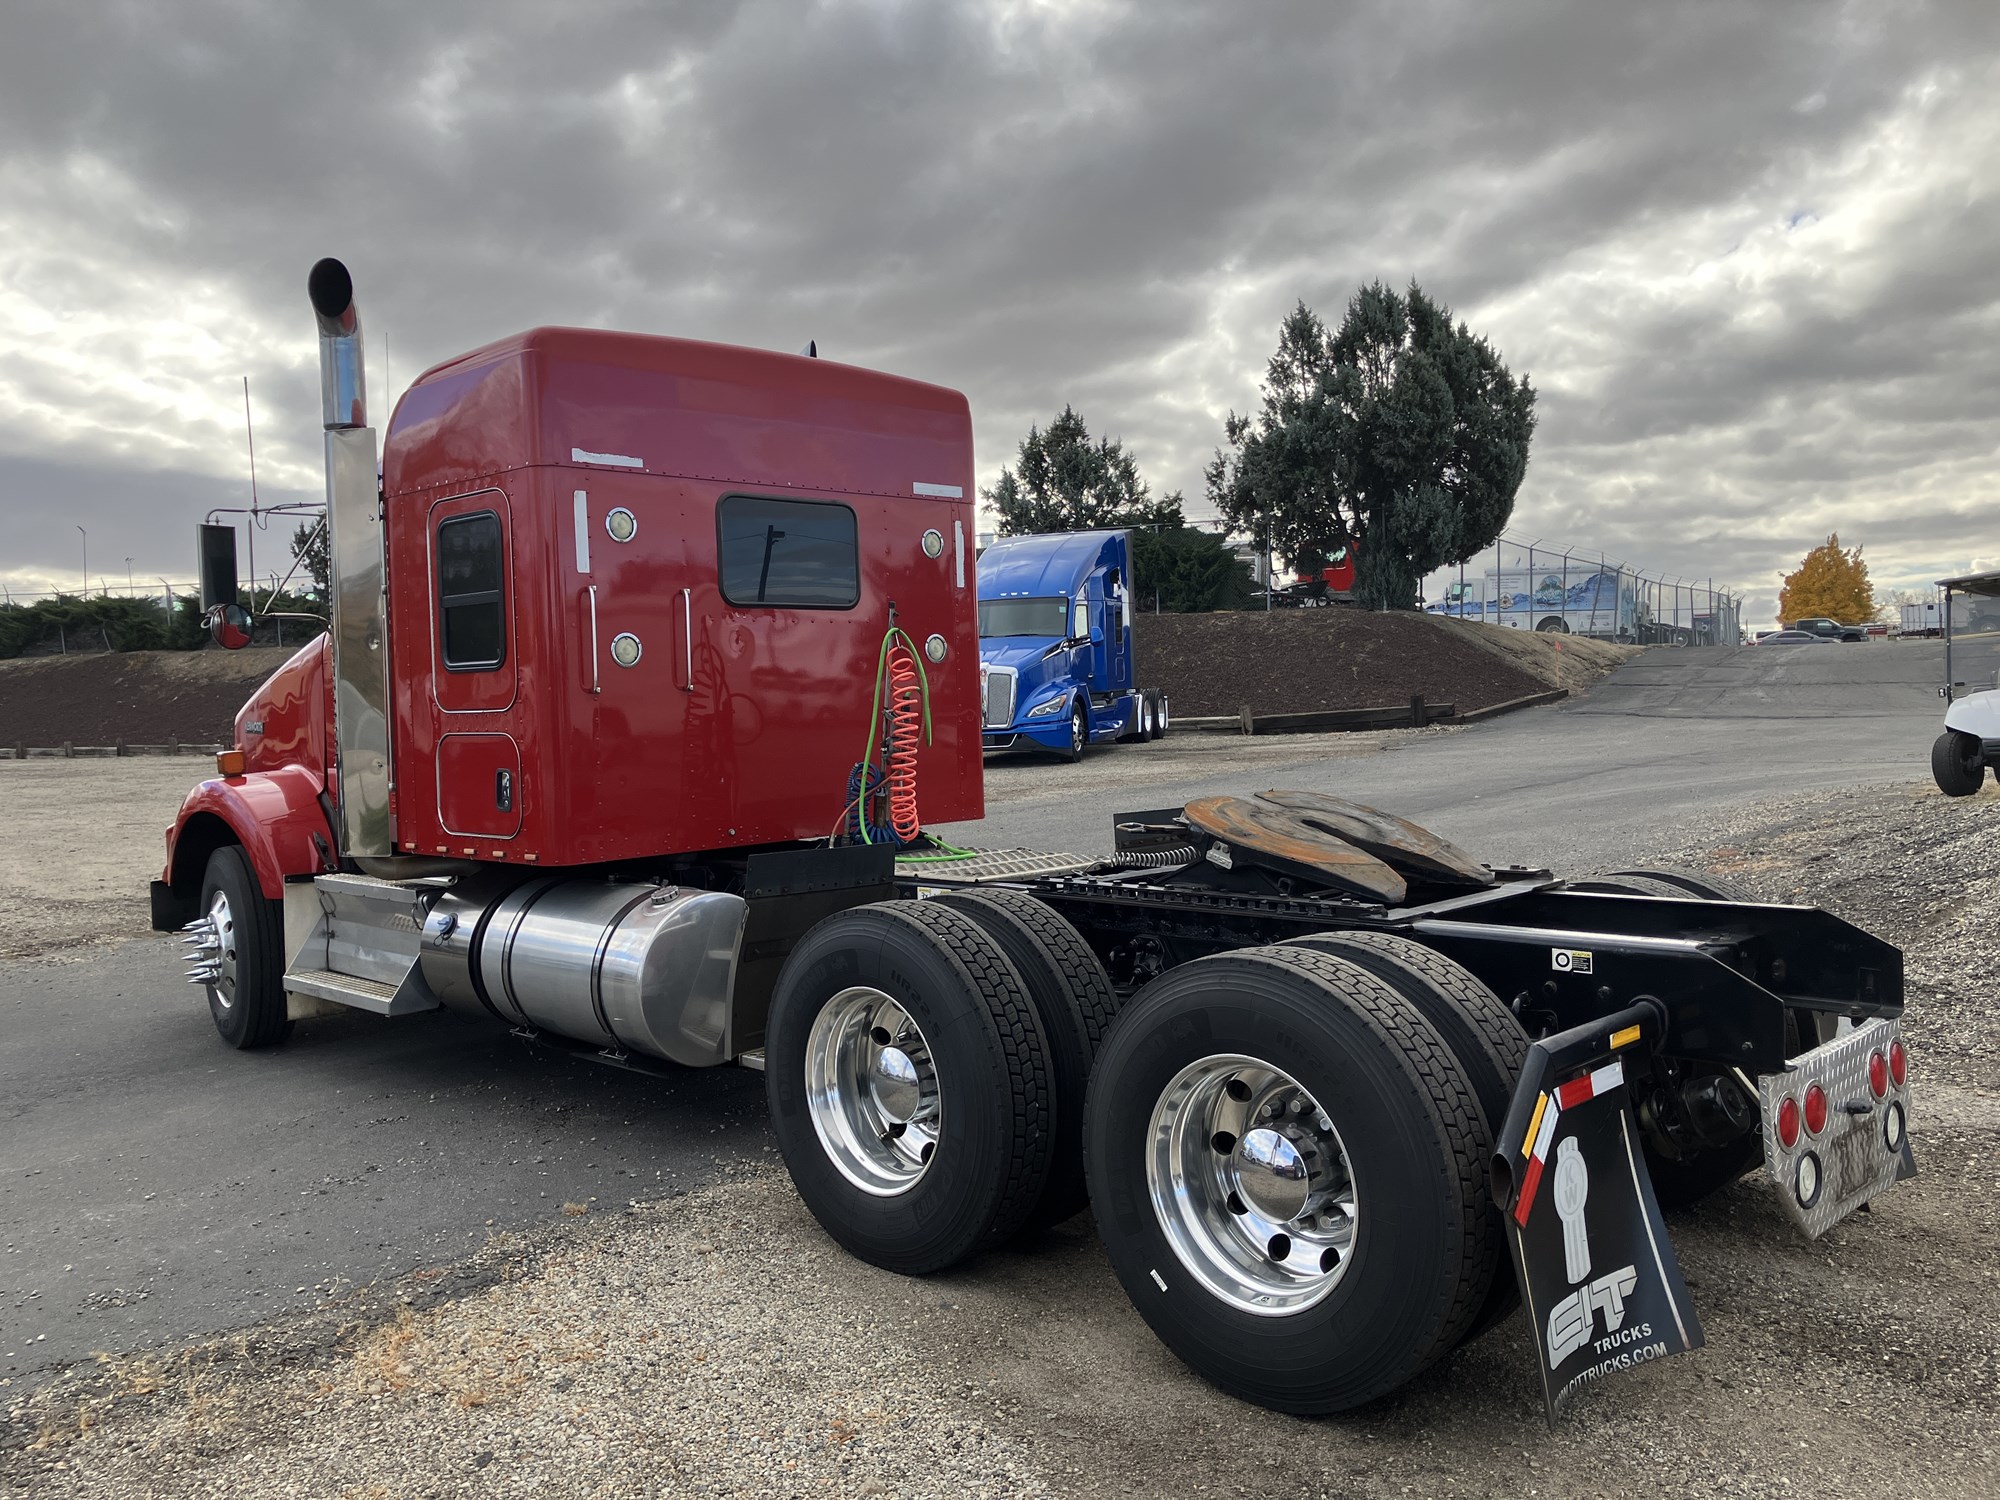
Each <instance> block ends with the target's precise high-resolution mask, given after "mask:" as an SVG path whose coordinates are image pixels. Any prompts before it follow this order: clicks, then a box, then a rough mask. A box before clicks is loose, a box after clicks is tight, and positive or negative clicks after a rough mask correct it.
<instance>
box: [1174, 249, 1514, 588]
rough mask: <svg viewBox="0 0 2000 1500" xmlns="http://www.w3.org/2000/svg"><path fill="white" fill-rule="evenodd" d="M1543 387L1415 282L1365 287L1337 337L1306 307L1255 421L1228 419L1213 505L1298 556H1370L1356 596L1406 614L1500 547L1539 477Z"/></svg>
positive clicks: (1287, 338) (1268, 375) (1289, 325)
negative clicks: (1422, 593) (1529, 479)
mask: <svg viewBox="0 0 2000 1500" xmlns="http://www.w3.org/2000/svg"><path fill="white" fill-rule="evenodd" d="M1534 405H1535V392H1534V389H1533V387H1532V386H1530V385H1529V383H1528V379H1527V377H1526V376H1525V375H1524V376H1522V377H1520V378H1519V379H1518V380H1517V379H1516V378H1515V377H1514V376H1513V375H1512V374H1511V373H1510V372H1509V371H1508V369H1507V367H1506V366H1505V365H1504V364H1502V363H1501V362H1500V357H1499V355H1498V354H1496V353H1495V352H1494V350H1493V348H1492V346H1491V345H1489V344H1488V343H1487V342H1486V340H1485V339H1483V338H1479V337H1476V336H1475V335H1474V334H1473V333H1472V332H1471V330H1469V329H1468V328H1467V327H1466V326H1465V325H1464V324H1463V323H1460V324H1458V325H1456V326H1455V327H1454V326H1453V324H1452V321H1451V313H1450V311H1449V309H1447V308H1445V307H1444V306H1442V305H1441V304H1439V303H1436V302H1433V301H1432V300H1431V299H1430V298H1429V297H1428V296H1426V295H1425V294H1424V291H1423V288H1421V287H1419V286H1417V285H1416V284H1415V283H1412V284H1411V286H1410V290H1409V294H1408V296H1406V297H1405V296H1398V295H1397V294H1396V293H1395V292H1392V291H1390V290H1389V289H1388V288H1387V287H1385V286H1383V285H1382V284H1381V283H1380V282H1376V283H1374V284H1373V285H1371V286H1366V287H1363V288H1362V289H1361V290H1360V291H1359V292H1357V293H1356V294H1355V296H1354V298H1353V299H1352V300H1351V301H1350V302H1349V303H1348V305H1347V316H1346V318H1345V319H1344V320H1343V321H1342V323H1341V325H1340V328H1339V330H1338V331H1337V332H1333V333H1329V332H1328V331H1327V328H1326V325H1325V324H1324V323H1322V322H1321V321H1320V319H1319V318H1318V316H1317V315H1316V314H1315V313H1314V312H1313V311H1312V309H1310V308H1308V307H1307V306H1306V305H1305V304H1304V303H1303V302H1301V303H1300V304H1299V305H1298V306H1297V307H1296V308H1294V309H1293V311H1292V313H1291V314H1290V316H1288V317H1287V318H1286V319H1285V321H1284V324H1283V325H1282V326H1281V327H1280V329H1279V331H1278V349H1277V352H1276V353H1275V354H1273V355H1272V356H1271V362H1270V364H1269V366H1268V367H1267V369H1266V372H1265V378H1264V395H1263V406H1262V409H1261V411H1259V412H1258V413H1257V415H1256V416H1254V417H1250V416H1238V415H1237V414H1236V413H1235V412H1231V413H1230V414H1229V418H1228V421H1227V423H1226V425H1225V427H1224V433H1225V440H1226V443H1227V447H1226V449H1218V450H1217V451H1216V454H1215V459H1214V462H1212V463H1211V464H1210V465H1209V466H1208V469H1207V472H1206V478H1207V484H1208V495H1209V499H1210V500H1211V501H1212V502H1213V503H1214V505H1215V507H1216V509H1217V510H1219V511H1220V512H1221V513H1222V515H1223V516H1225V517H1226V518H1227V519H1228V520H1229V521H1230V522H1231V524H1232V525H1233V526H1235V527H1236V528H1237V529H1239V530H1242V531H1246V532H1248V533H1249V534H1250V536H1251V537H1252V538H1253V539H1254V540H1255V541H1256V542H1257V543H1258V545H1259V546H1261V547H1265V548H1275V549H1276V550H1277V551H1279V552H1281V553H1284V554H1285V555H1286V556H1288V557H1293V558H1300V557H1315V556H1324V555H1327V554H1330V553H1332V552H1333V551H1335V550H1336V549H1337V548H1339V547H1340V546H1342V545H1353V546H1354V547H1355V548H1356V579H1355V597H1356V599H1357V600H1358V601H1359V602H1360V603H1362V604H1364V605H1366V606H1367V607H1369V608H1371V609H1408V608H1411V607H1413V606H1414V605H1415V603H1416V597H1417V583H1418V580H1419V579H1421V578H1422V577H1423V575H1424V574H1426V573H1428V572H1431V571H1432V570H1434V569H1437V568H1441V567H1445V566H1448V565H1450V564H1452V563H1458V562H1463V561H1465V560H1467V559H1468V558H1470V557H1472V556H1474V555H1475V554H1476V553H1478V552H1479V551H1480V550H1481V549H1483V548H1485V547H1487V546H1489V545H1491V544H1492V542H1493V541H1494V540H1495V539H1496V538H1497V537H1498V536H1499V535H1500V532H1501V530H1502V528H1504V527H1505V525H1506V524H1507V518H1508V516H1509V515H1511V514H1512V513H1513V508H1514V496H1515V494H1516V493H1517V492H1518V491H1519V489H1520V487H1521V480H1522V477H1523V476H1524V475H1525V474H1526V473H1527V467H1528V443H1529V439H1530V437H1531V436H1532V434H1533V432H1534V427H1535V415H1534Z"/></svg>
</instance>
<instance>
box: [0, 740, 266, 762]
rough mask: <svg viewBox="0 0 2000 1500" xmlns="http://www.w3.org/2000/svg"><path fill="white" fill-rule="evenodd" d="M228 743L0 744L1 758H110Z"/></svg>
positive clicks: (204, 750) (199, 751) (190, 751)
mask: <svg viewBox="0 0 2000 1500" xmlns="http://www.w3.org/2000/svg"><path fill="white" fill-rule="evenodd" d="M228 748H229V747H228V746H227V745H209V744H199V745H197V744H182V743H181V742H180V741H179V740H177V739H176V740H169V741H168V743H166V744H164V745H128V744H126V743H125V741H123V740H120V741H118V743H117V744H115V745H79V744H76V743H75V742H74V741H71V740H64V741H63V742H62V743H61V744H60V745H21V744H16V745H13V746H5V745H0V760H112V759H117V758H120V757H124V756H138V755H202V756H207V755H213V754H215V753H216V751H218V750H226V749H228Z"/></svg>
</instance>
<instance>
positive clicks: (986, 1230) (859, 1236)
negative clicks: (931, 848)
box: [765, 901, 1056, 1275]
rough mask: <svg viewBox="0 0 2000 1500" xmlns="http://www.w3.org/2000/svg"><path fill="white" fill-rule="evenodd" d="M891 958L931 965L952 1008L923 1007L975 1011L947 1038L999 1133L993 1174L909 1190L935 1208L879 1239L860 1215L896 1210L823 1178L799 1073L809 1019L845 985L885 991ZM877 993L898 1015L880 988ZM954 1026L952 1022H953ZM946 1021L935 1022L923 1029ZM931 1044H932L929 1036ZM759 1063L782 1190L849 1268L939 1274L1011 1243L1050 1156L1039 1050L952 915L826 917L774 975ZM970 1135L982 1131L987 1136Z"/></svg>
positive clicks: (927, 909)
mask: <svg viewBox="0 0 2000 1500" xmlns="http://www.w3.org/2000/svg"><path fill="white" fill-rule="evenodd" d="M898 949H900V950H902V951H901V954H900V955H898V953H897V952H896V950H898ZM912 950H915V952H914V954H913V953H912ZM899 956H900V957H901V958H902V959H903V960H904V961H905V962H906V963H907V964H908V965H909V967H910V968H911V969H912V970H921V968H922V967H923V966H925V965H927V964H930V963H931V962H932V961H933V960H934V961H935V962H936V963H938V964H942V965H943V967H944V969H945V971H946V975H947V976H948V977H947V978H946V983H947V984H948V986H949V987H950V988H953V989H955V990H956V991H957V997H956V1000H955V1001H953V1000H950V997H948V996H947V997H946V1000H945V1001H938V1000H936V999H935V998H933V1000H932V1002H931V1004H932V1006H933V1007H934V1006H936V1005H939V1004H943V1003H950V1004H953V1005H963V1006H966V1007H969V1008H970V1009H971V1010H973V1011H974V1012H975V1013H976V1016H977V1020H976V1022H975V1023H974V1024H973V1026H972V1027H970V1028H967V1027H965V1026H964V1025H963V1024H955V1025H954V1026H953V1030H954V1032H955V1033H957V1034H960V1035H964V1034H965V1033H966V1032H967V1031H968V1030H969V1031H970V1033H971V1043H970V1045H971V1046H972V1047H973V1048H974V1049H975V1050H974V1052H973V1053H969V1054H965V1056H966V1057H967V1058H968V1063H967V1064H966V1065H965V1068H964V1071H965V1072H966V1073H967V1074H969V1075H971V1079H972V1080H973V1082H974V1084H975V1086H978V1085H979V1084H980V1083H981V1082H982V1081H983V1083H985V1084H989V1085H991V1086H992V1087H993V1089H994V1092H995V1094H996V1095H997V1096H998V1097H997V1100H994V1101H992V1102H993V1103H994V1104H995V1105H996V1106H997V1108H996V1112H995V1113H994V1114H993V1115H991V1116H986V1117H984V1118H987V1119H990V1120H992V1121H993V1125H994V1128H997V1129H998V1131H999V1140H998V1142H997V1143H996V1144H994V1146H993V1149H992V1155H991V1156H990V1157H988V1158H987V1159H988V1160H991V1161H992V1162H993V1165H994V1166H996V1167H997V1168H998V1170H997V1172H988V1171H984V1170H981V1171H960V1172H959V1173H957V1174H954V1175H953V1176H952V1177H951V1178H949V1179H944V1178H934V1179H932V1182H931V1183H930V1184H929V1185H926V1184H925V1183H923V1182H921V1181H920V1182H919V1184H918V1186H917V1187H916V1188H915V1189H913V1190H912V1191H915V1192H936V1193H939V1194H944V1195H947V1196H948V1202H947V1203H946V1205H945V1207H943V1208H934V1209H933V1210H931V1211H929V1212H927V1213H925V1214H923V1215H920V1216H918V1218H919V1223H918V1227H917V1228H914V1229H913V1228H911V1227H910V1226H909V1225H907V1224H902V1225H896V1226H893V1227H892V1228H891V1229H888V1230H884V1229H882V1228H881V1227H880V1226H881V1220H880V1219H879V1218H875V1219H873V1220H872V1222H871V1216H874V1215H876V1214H877V1213H878V1211H880V1210H883V1209H884V1204H885V1202H887V1203H894V1202H895V1200H893V1199H892V1200H873V1199H868V1198H867V1196H866V1195H864V1194H862V1193H861V1192H860V1190H859V1189H857V1188H854V1187H852V1185H851V1184H847V1183H846V1181H845V1179H844V1178H840V1177H839V1176H838V1174H837V1173H833V1172H832V1169H831V1167H830V1165H828V1164H827V1161H826V1156H825V1152H824V1148H823V1147H822V1146H821V1145H820V1143H819V1140H818V1137H817V1134H816V1131H815V1128H814V1126H813V1124H812V1121H811V1118H810V1116H809V1113H808V1111H807V1107H806V1105H805V1103H804V1074H803V1063H804V1049H805V1046H806V1038H807V1036H808V1034H809V1032H810V1027H811V1024H812V1020H813V1017H815V1016H817V1015H818V1013H819V1010H820V1008H821V1007H823V1006H824V1005H825V1004H826V1002H827V1000H828V999H830V998H831V996H832V994H833V993H834V991H835V990H836V989H837V988H839V987H842V986H845V985H848V984H853V983H863V984H873V985H874V987H877V988H885V986H886V985H889V984H893V983H894V980H895V978H896V977H897V976H895V975H894V974H892V973H891V972H890V971H892V970H893V969H894V964H895V960H896V959H897V958H898V957H899ZM878 968H879V969H882V970H883V972H882V973H879V974H878V973H877V969H878ZM921 978H922V976H921V974H919V979H921ZM878 979H879V980H881V981H882V983H876V981H877V980H878ZM885 993H891V994H892V998H897V999H899V1000H902V1001H904V1003H908V1001H907V999H906V998H905V997H904V996H898V995H894V993H893V990H890V989H887V988H885ZM963 1018H964V1012H963V1011H962V1010H961V1011H959V1012H958V1013H957V1017H956V1020H957V1021H959V1022H962V1020H963ZM954 1019H955V1018H954V1017H952V1016H951V1015H948V1014H944V1013H942V1012H940V1013H939V1014H937V1015H935V1016H933V1017H932V1019H931V1024H933V1025H937V1024H940V1023H941V1022H945V1021H953V1020H954ZM919 1024H920V1025H922V1024H924V1022H923V1020H921V1019H920V1020H919ZM931 1040H932V1045H933V1046H936V1045H937V1043H938V1038H937V1037H936V1036H933V1037H932V1039H931ZM766 1051H767V1060H766V1071H765V1091H766V1094H767V1096H768V1097H769V1100H770V1107H771V1117H772V1126H773V1129H774V1131H775V1132H776V1133H777V1135H778V1141H779V1146H780V1149H781V1150H782V1151H783V1152H784V1154H785V1160H786V1165H787V1166H788V1168H790V1169H791V1172H792V1178H793V1181H794V1184H795V1185H796V1186H797V1187H798V1188H799V1191H800V1195H801V1196H802V1197H803V1198H804V1199H805V1200H806V1204H807V1207H808V1208H810V1209H811V1210H812V1212H813V1214H814V1216H815V1217H816V1218H818V1219H819V1220H820V1223H821V1224H822V1225H823V1226H824V1227H825V1228H826V1230H827V1232H828V1233H829V1234H831V1235H832V1236H833V1237H834V1238H835V1239H837V1240H839V1241H840V1242H841V1243H842V1244H843V1245H845V1246H846V1247H847V1248H848V1249H849V1250H850V1251H851V1252H853V1253H854V1254H855V1255H857V1256H860V1257H861V1258H862V1259H864V1260H867V1261H870V1262H871V1263H872V1264H875V1265H879V1266H882V1267H883V1268H884V1269H886V1270H891V1271H896V1272H900V1273H902V1274H904V1275H923V1274H927V1273H929V1272H932V1271H940V1270H943V1269H945V1268H946V1267H948V1266H951V1265H955V1264H957V1263H958V1262H960V1261H962V1260H964V1259H965V1258H966V1257H967V1256H969V1255H972V1254H974V1253H976V1252H977V1251H979V1250H981V1249H984V1248H987V1247H989V1246H991V1245H994V1244H998V1243H1001V1242H1004V1241H1006V1240H1008V1239H1010V1238H1012V1237H1013V1236H1014V1235H1015V1234H1016V1233H1018V1232H1019V1230H1020V1228H1021V1225H1022V1224H1023V1223H1024V1222H1025V1221H1026V1220H1027V1218H1028V1216H1029V1215H1030V1214H1031V1213H1032V1212H1033V1211H1034V1209H1035V1206H1036V1204H1037V1203H1038V1202H1039V1201H1040V1200H1041V1197H1042V1195H1043V1191H1044V1189H1045V1187H1046V1185H1047V1180H1048V1173H1049V1168H1050V1164H1051V1161H1052V1156H1053V1152H1054V1147H1055V1125H1056V1105H1055V1096H1054V1081H1053V1078H1052V1077H1051V1069H1050V1060H1049V1053H1050V1047H1049V1041H1048V1038H1047V1035H1046V1033H1045V1032H1044V1031H1043V1029H1042V1025H1041V1021H1040V1019H1039V1018H1038V1016H1037V1014H1036V1009H1035V1005H1034V1002H1033V1001H1032V1000H1031V999H1029V997H1028V992H1027V988H1026V985H1025V982H1024V981H1023V980H1022V978H1021V976H1020V974H1019V973H1018V972H1017V971H1016V970H1015V968H1014V966H1013V965H1012V963H1010V962H1009V961H1008V959H1007V957H1006V955H1005V954H1004V953H1003V952H1002V951H1001V949H1000V948H999V946H998V945H997V944H996V943H995V942H994V940H993V939H992V938H991V937H989V936H988V935H987V934H986V932H985V931H984V930H983V929H982V928H981V927H979V926H978V924H976V923H975V922H973V921H972V920H971V919H970V918H969V917H967V916H965V915H963V914H962V913H960V912H956V911H951V910H948V909H946V908H944V907H941V906H938V905H936V904H935V903H932V902H916V901H883V902H876V903H873V904H871V905H867V906H858V907H851V908H849V909H848V910H846V911H843V912H838V913H835V914H834V915H833V916H830V917H828V918H827V919H826V920H825V921H823V922H821V923H820V924H819V925H818V926H816V927H814V928H813V929H812V930H811V931H809V932H808V933H807V934H806V935H805V937H804V938H802V939H801V940H800V941H799V943H798V945H797V946H796V947H795V948H794V949H793V951H792V954H791V956H790V957H789V958H788V959H787V960H786V963H785V967H784V969H783V970H782V971H781V972H780V974H779V976H778V981H777V984H776V986H775V988H774V989H773V992H772V999H771V1024H770V1030H769V1040H768V1041H767V1043H766ZM794 1073H797V1074H798V1076H797V1077H796V1078H795V1077H794V1076H793V1074H794ZM949 1097H950V1096H949V1095H947V1101H946V1109H947V1111H949V1110H950V1108H951V1106H950V1103H949ZM975 1117H978V1116H977V1111H976V1110H971V1109H962V1111H961V1114H960V1118H961V1120H971V1119H973V1118H975ZM978 1128H979V1130H980V1131H981V1132H982V1133H983V1132H984V1130H985V1129H986V1128H987V1127H986V1126H984V1125H982V1126H980V1127H978ZM981 1155H982V1156H984V1155H985V1151H984V1148H982V1150H981ZM947 1210H948V1211H947Z"/></svg>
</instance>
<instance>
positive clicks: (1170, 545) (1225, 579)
mask: <svg viewBox="0 0 2000 1500" xmlns="http://www.w3.org/2000/svg"><path fill="white" fill-rule="evenodd" d="M1168 498H1169V499H1172V500H1176V501H1178V500H1179V498H1180V497H1179V496H1178V495H1172V496H1169V497H1168ZM1132 577H1133V583H1134V591H1133V596H1132V602H1133V607H1134V608H1137V609H1142V610H1157V611H1159V612H1160V613H1162V614H1200V613H1205V612H1207V611H1210V610H1218V609H1242V608H1243V607H1244V606H1245V605H1247V604H1248V603H1249V602H1250V598H1251V596H1252V595H1253V594H1254V593H1255V592H1256V585H1255V582H1254V581H1253V580H1252V578H1251V576H1250V565H1249V564H1248V563H1246V562H1244V561H1243V559H1242V558H1240V557H1238V556H1237V555H1236V554H1235V553H1234V552H1232V551H1231V550H1230V549H1229V546H1228V544H1227V543H1225V542H1224V541H1223V539H1222V538H1221V537H1219V536H1217V535H1216V534H1215V533H1214V532H1212V531H1203V530H1201V529H1200V528H1199V527H1194V526H1163V527H1158V528H1147V529H1141V530H1136V531H1134V532H1133V533H1132Z"/></svg>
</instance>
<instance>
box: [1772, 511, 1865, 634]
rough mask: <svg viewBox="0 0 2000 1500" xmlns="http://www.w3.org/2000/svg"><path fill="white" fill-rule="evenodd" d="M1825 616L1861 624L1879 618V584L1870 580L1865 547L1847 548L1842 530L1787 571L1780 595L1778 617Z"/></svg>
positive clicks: (1788, 621)
mask: <svg viewBox="0 0 2000 1500" xmlns="http://www.w3.org/2000/svg"><path fill="white" fill-rule="evenodd" d="M1814 616H1824V617H1826V618H1827V619H1829V620H1838V621H1839V622H1840V623H1841V624H1843V625H1860V624H1864V623H1866V622H1867V621H1869V620H1872V619H1874V618H1875V588H1874V585H1872V584H1870V583H1869V581H1868V564H1867V563H1865V562H1863V561H1862V560H1861V549H1860V548H1859V547H1856V548H1854V549H1853V550H1852V551H1848V550H1844V549H1843V548H1842V547H1841V545H1840V534H1839V533H1838V532H1835V533H1834V534H1833V535H1832V536H1830V537H1828V538H1827V539H1826V541H1825V542H1824V543H1823V544H1821V545H1820V546H1817V547H1815V548H1813V549H1812V551H1810V552H1808V553H1807V554H1806V555H1805V561H1803V562H1801V563H1800V564H1799V567H1798V571H1797V572H1795V573H1787V574H1786V575H1785V586H1784V588H1783V590H1782V591H1781V592H1780V593H1779V595H1778V618H1779V619H1780V620H1782V621H1784V622H1785V623H1786V624H1787V625H1789V624H1791V623H1792V621H1794V620H1806V619H1811V618H1813V617H1814Z"/></svg>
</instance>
